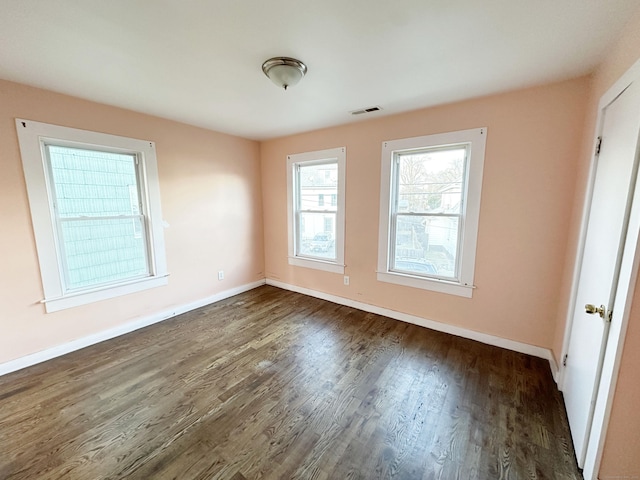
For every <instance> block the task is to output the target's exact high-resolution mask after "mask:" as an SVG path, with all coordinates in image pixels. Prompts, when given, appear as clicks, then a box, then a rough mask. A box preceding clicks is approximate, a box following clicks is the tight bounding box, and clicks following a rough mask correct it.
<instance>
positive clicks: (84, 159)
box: [48, 145, 139, 218]
mask: <svg viewBox="0 0 640 480" xmlns="http://www.w3.org/2000/svg"><path fill="white" fill-rule="evenodd" d="M48 150H49V158H50V161H51V171H52V174H53V183H54V185H55V193H56V200H57V213H58V215H59V216H60V217H61V218H68V217H80V216H89V217H96V216H113V215H131V214H138V213H139V211H138V187H137V180H136V166H135V156H134V155H129V154H119V153H109V152H99V151H92V150H81V149H77V148H68V147H59V146H54V145H50V146H49V147H48Z"/></svg>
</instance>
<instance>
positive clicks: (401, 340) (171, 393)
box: [0, 286, 581, 480]
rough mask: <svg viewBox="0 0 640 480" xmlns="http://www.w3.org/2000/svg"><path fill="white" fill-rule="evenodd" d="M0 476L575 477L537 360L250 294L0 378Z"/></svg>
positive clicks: (344, 311)
mask: <svg viewBox="0 0 640 480" xmlns="http://www.w3.org/2000/svg"><path fill="white" fill-rule="evenodd" d="M0 478H1V479H30V480H31V479H38V480H40V479H102V478H114V479H115V478H133V479H173V478H176V479H232V480H251V479H258V478H261V479H293V478H299V479H338V480H342V479H363V480H371V479H377V478H393V479H443V480H447V479H464V480H467V479H558V480H566V479H579V478H581V476H580V473H579V471H578V469H577V466H576V464H575V457H574V453H573V447H572V444H571V440H570V436H569V431H568V426H567V419H566V415H565V411H564V407H563V404H562V398H561V396H560V394H559V392H558V391H557V389H556V386H555V384H554V382H553V379H552V377H551V374H550V371H549V366H548V364H547V362H546V361H544V360H541V359H538V358H534V357H530V356H527V355H522V354H518V353H514V352H510V351H507V350H503V349H500V348H496V347H491V346H487V345H483V344H481V343H477V342H474V341H471V340H466V339H462V338H458V337H454V336H451V335H447V334H443V333H439V332H434V331H431V330H427V329H424V328H421V327H417V326H414V325H409V324H406V323H402V322H399V321H396V320H391V319H388V318H385V317H381V316H378V315H374V314H369V313H365V312H362V311H359V310H355V309H353V308H348V307H344V306H339V305H335V304H332V303H330V302H326V301H323V300H318V299H315V298H311V297H307V296H304V295H300V294H296V293H292V292H288V291H284V290H280V289H277V288H274V287H268V286H265V287H260V288H258V289H255V290H252V291H250V292H247V293H244V294H242V295H238V296H236V297H233V298H230V299H227V300H224V301H221V302H219V303H216V304H213V305H209V306H207V307H204V308H201V309H199V310H196V311H193V312H190V313H187V314H184V315H181V316H179V317H176V318H175V319H172V320H167V321H165V322H162V323H160V324H156V325H153V326H151V327H148V328H145V329H143V330H139V331H137V332H134V333H131V334H129V335H126V336H123V337H119V338H116V339H113V340H110V341H108V342H104V343H101V344H99V345H95V346H92V347H89V348H86V349H84V350H81V351H78V352H74V353H72V354H69V355H66V356H64V357H60V358H58V359H55V360H51V361H49V362H46V363H44V364H40V365H36V366H34V367H31V368H28V369H25V370H22V371H19V372H15V373H12V374H9V375H5V376H3V377H0Z"/></svg>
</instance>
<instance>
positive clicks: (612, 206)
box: [563, 82, 640, 467]
mask: <svg viewBox="0 0 640 480" xmlns="http://www.w3.org/2000/svg"><path fill="white" fill-rule="evenodd" d="M639 133H640V82H634V83H632V84H631V85H630V86H629V87H628V88H627V89H626V90H625V91H624V92H622V93H621V94H620V95H619V96H618V97H617V98H616V99H615V100H614V101H613V102H611V103H610V104H609V105H608V106H607V107H606V109H605V111H604V124H603V128H602V134H601V137H602V143H601V149H600V154H599V157H598V161H597V167H596V174H595V182H594V186H593V195H592V200H591V208H590V211H589V220H588V225H587V232H586V238H585V243H584V254H583V258H582V267H581V270H580V277H579V280H578V286H577V293H576V301H575V310H574V312H573V323H572V328H571V338H570V340H569V348H568V350H567V357H566V359H565V361H566V370H565V377H564V384H563V393H564V399H565V405H566V408H567V415H568V417H569V426H570V428H571V435H572V437H573V443H574V447H575V450H576V456H577V459H578V464H579V465H580V467H583V466H584V460H585V455H586V453H587V445H588V440H589V433H590V428H591V423H592V419H593V411H594V406H595V401H596V395H597V392H598V384H599V381H600V375H601V372H602V361H603V358H604V349H605V346H606V341H607V335H608V332H609V318H610V316H609V314H610V312H611V311H612V310H613V308H614V305H613V299H614V297H615V293H616V292H615V290H616V286H617V283H618V275H619V269H620V261H621V258H622V252H623V248H624V238H625V233H626V230H627V223H628V218H629V211H630V204H631V198H632V194H633V188H634V186H635V178H636V157H637V147H638V135H639ZM586 305H592V306H593V307H586ZM587 309H589V310H591V312H592V313H588V312H587Z"/></svg>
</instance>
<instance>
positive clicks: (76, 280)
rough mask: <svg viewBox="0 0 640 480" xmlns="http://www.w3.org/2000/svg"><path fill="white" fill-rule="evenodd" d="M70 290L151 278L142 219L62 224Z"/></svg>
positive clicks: (74, 221)
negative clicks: (135, 278) (144, 277)
mask: <svg viewBox="0 0 640 480" xmlns="http://www.w3.org/2000/svg"><path fill="white" fill-rule="evenodd" d="M61 225H62V232H61V234H62V235H61V236H62V242H63V246H62V247H63V251H64V254H65V260H66V265H67V276H68V279H67V288H68V289H70V290H73V289H77V288H85V287H90V286H95V285H100V284H103V283H110V282H116V281H119V280H126V279H129V278H133V277H140V276H145V275H148V274H149V267H148V262H147V258H146V248H145V239H144V236H143V235H142V231H143V226H142V218H140V217H137V218H123V219H103V220H63V221H62V222H61Z"/></svg>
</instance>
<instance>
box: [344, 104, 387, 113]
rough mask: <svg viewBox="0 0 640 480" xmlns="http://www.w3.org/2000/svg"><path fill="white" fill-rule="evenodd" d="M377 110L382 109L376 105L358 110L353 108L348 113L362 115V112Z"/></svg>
mask: <svg viewBox="0 0 640 480" xmlns="http://www.w3.org/2000/svg"><path fill="white" fill-rule="evenodd" d="M378 110H382V109H381V108H380V107H378V106H376V107H369V108H361V109H360V110H354V111H352V112H349V113H351V115H362V114H363V113H371V112H377V111H378Z"/></svg>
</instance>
